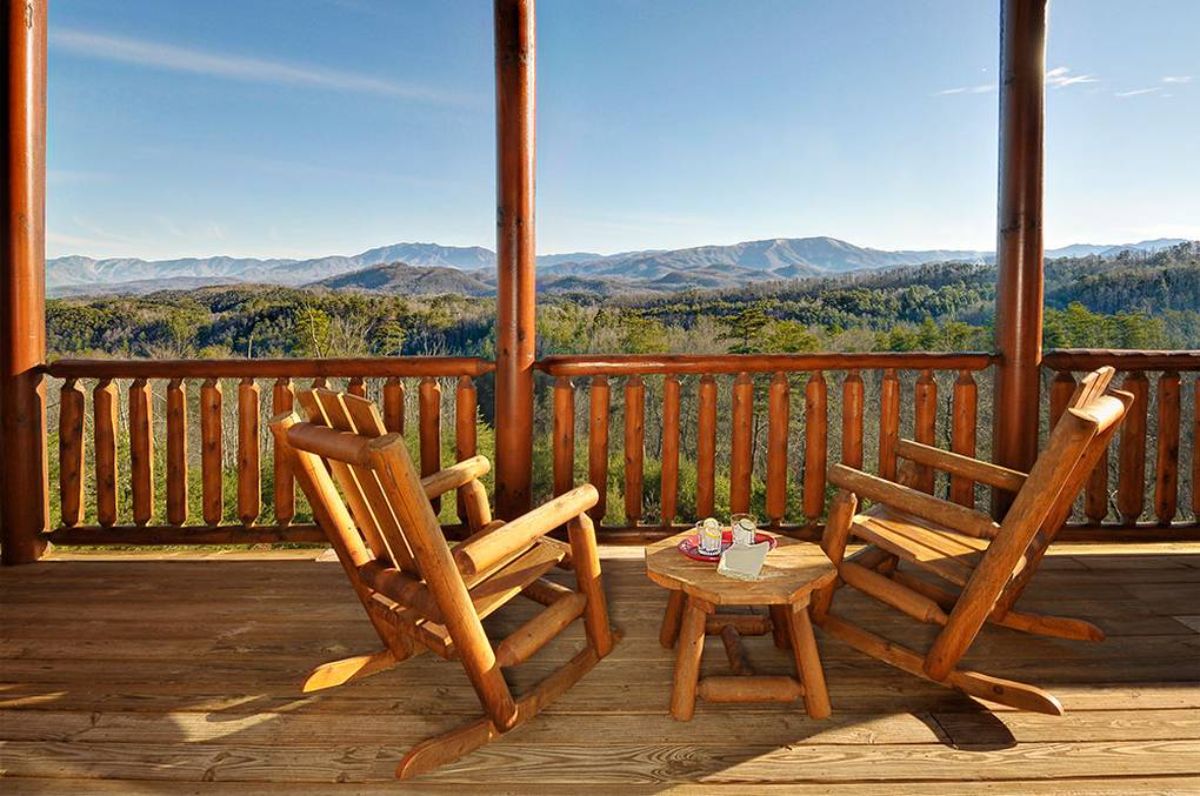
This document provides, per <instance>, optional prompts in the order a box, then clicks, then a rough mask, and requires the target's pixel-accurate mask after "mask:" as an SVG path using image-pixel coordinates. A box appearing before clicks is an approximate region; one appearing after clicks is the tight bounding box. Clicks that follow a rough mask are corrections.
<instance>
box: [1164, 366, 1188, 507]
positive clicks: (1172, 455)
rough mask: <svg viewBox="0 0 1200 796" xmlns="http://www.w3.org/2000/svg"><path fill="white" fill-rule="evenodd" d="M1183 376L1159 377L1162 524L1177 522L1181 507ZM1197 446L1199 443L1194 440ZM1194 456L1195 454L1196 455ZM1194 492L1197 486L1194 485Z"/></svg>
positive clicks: (1171, 372) (1165, 375)
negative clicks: (1181, 395) (1180, 380)
mask: <svg viewBox="0 0 1200 796" xmlns="http://www.w3.org/2000/svg"><path fill="white" fill-rule="evenodd" d="M1179 388H1180V384H1179V373H1178V372H1177V371H1173V370H1168V371H1167V372H1166V373H1163V374H1162V375H1161V376H1159V377H1158V442H1157V450H1156V451H1155V466H1154V514H1155V517H1156V518H1157V519H1158V522H1159V524H1160V525H1167V524H1169V523H1170V522H1171V520H1173V519H1175V513H1176V512H1177V511H1178V508H1179V421H1180V409H1179ZM1193 445H1195V441H1193ZM1193 455H1194V454H1193ZM1192 488H1193V489H1195V485H1194V484H1193V487H1192Z"/></svg>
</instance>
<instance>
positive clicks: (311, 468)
mask: <svg viewBox="0 0 1200 796" xmlns="http://www.w3.org/2000/svg"><path fill="white" fill-rule="evenodd" d="M298 399H299V402H300V405H301V407H302V408H303V410H304V412H305V415H306V416H307V417H308V422H301V421H300V418H299V417H298V416H297V415H296V414H294V413H286V414H281V415H278V416H276V417H275V418H273V419H272V421H271V432H272V434H273V435H274V437H275V443H276V445H277V446H278V447H279V449H280V450H281V451H282V452H284V455H285V456H287V457H288V458H289V459H290V461H291V465H292V468H293V470H294V472H295V475H296V478H297V480H298V481H299V482H300V486H301V488H302V489H303V490H304V494H305V495H306V496H307V497H308V500H309V503H310V504H311V505H312V509H313V514H314V516H315V518H316V520H317V522H318V523H319V524H320V526H321V528H323V529H324V531H325V534H326V535H327V536H328V537H329V541H330V544H331V545H332V546H333V549H334V550H335V551H336V553H337V557H338V560H339V561H340V562H341V564H342V567H343V568H344V569H345V571H346V575H347V576H348V578H349V579H350V583H351V586H352V587H353V588H354V592H355V594H356V595H357V596H358V598H359V600H360V601H361V602H362V604H363V607H364V608H365V610H366V612H367V616H368V618H369V619H370V621H371V623H372V625H374V627H375V630H376V632H377V633H378V634H379V637H380V639H381V640H382V641H383V645H384V648H383V649H382V650H380V651H379V652H375V653H373V654H369V655H361V656H357V657H352V658H346V659H344V660H340V661H335V662H332V663H328V664H325V665H324V666H321V667H319V668H317V669H316V670H315V671H314V672H313V673H312V674H311V675H310V676H309V677H308V679H307V681H306V682H305V684H304V690H305V691H306V692H308V691H315V690H319V689H322V688H329V687H332V686H336V685H341V684H343V683H346V682H349V681H351V680H357V679H360V678H363V677H366V676H368V675H372V674H375V673H377V672H382V671H385V670H387V669H390V668H392V667H393V666H395V665H396V664H397V663H399V662H400V661H403V660H404V659H406V658H408V657H410V656H412V655H414V654H417V653H419V652H422V651H424V650H425V649H428V650H431V651H433V652H435V653H437V654H438V655H440V656H441V657H443V658H446V659H458V660H459V661H460V662H461V663H462V666H463V668H464V669H465V670H466V673H467V677H468V678H469V679H470V681H471V684H472V686H474V688H475V692H476V694H477V695H478V696H479V701H480V702H481V703H482V705H483V708H484V716H483V717H482V718H480V719H478V720H476V721H474V722H471V723H469V724H467V725H464V726H461V727H458V728H456V729H453V730H451V731H449V732H447V733H444V734H442V735H439V736H436V737H434V738H430V739H428V740H426V741H423V742H421V743H420V744H418V745H417V746H415V747H413V749H411V750H410V751H409V752H408V753H407V754H406V755H405V756H404V759H403V760H402V761H401V762H400V764H399V766H398V767H397V769H396V776H398V777H402V778H403V777H411V776H415V775H417V774H420V773H423V772H426V771H429V770H431V769H434V768H436V767H438V766H440V765H442V764H444V763H447V762H450V761H452V760H455V759H457V758H458V757H461V756H462V755H464V754H467V753H469V752H471V751H472V750H474V749H477V748H479V747H480V746H482V745H484V744H486V743H488V742H489V741H491V740H493V739H494V738H496V737H498V736H499V735H501V734H503V733H505V732H508V731H509V730H511V729H513V728H515V727H517V726H520V725H521V724H523V723H524V722H526V721H528V720H529V719H531V718H533V717H534V716H535V715H537V713H538V711H539V710H541V709H542V708H543V707H545V706H546V705H547V704H549V703H550V702H551V701H553V700H554V699H555V698H556V697H558V696H559V695H560V694H562V693H564V692H565V691H567V690H568V689H569V688H570V687H571V686H573V685H574V684H575V683H576V681H578V680H579V679H580V678H581V677H582V676H583V675H584V674H586V673H587V672H588V671H589V670H590V669H591V668H592V667H593V666H595V665H596V663H597V662H598V661H599V660H600V659H601V658H603V657H604V656H606V655H607V654H608V653H609V652H610V651H611V650H612V648H613V645H614V643H615V641H616V637H615V636H614V633H613V631H612V629H611V628H610V627H609V622H608V608H607V605H606V602H605V596H604V590H603V584H602V582H601V577H600V558H599V554H598V552H597V548H596V537H595V531H594V528H593V526H592V521H591V519H590V518H589V517H588V515H587V514H586V511H587V510H588V509H589V508H591V507H592V506H593V505H595V504H596V501H597V499H598V495H597V493H596V490H595V488H594V487H592V486H591V485H586V486H581V487H579V488H577V489H574V490H572V491H570V492H567V493H566V494H563V495H561V496H559V497H557V498H555V499H554V500H552V501H550V502H549V503H546V504H545V505H543V506H541V507H540V508H538V509H535V510H534V511H531V512H529V513H528V514H525V515H524V516H522V517H520V518H518V519H515V520H513V521H511V522H508V523H504V522H499V521H493V520H492V517H491V511H490V508H489V506H488V500H487V493H486V491H485V490H484V488H483V486H482V484H481V483H480V481H479V479H480V478H481V477H482V476H483V475H484V474H485V473H487V471H488V469H489V467H490V465H489V463H488V460H487V459H486V458H484V457H482V456H476V457H474V458H471V459H467V460H466V461H462V462H459V463H457V464H455V465H453V466H451V467H448V468H446V469H444V470H441V471H439V472H437V473H434V474H432V475H429V476H426V477H425V478H423V479H422V478H421V477H420V476H419V475H418V474H417V470H416V468H415V467H414V466H413V462H412V459H411V458H410V456H409V453H408V450H407V448H406V446H405V443H404V440H403V438H402V437H401V436H400V435H398V434H388V433H385V429H384V425H383V421H382V419H381V417H380V415H379V412H378V410H377V409H376V408H375V406H374V404H372V403H371V402H370V401H367V400H365V399H363V398H360V397H357V396H354V395H350V394H341V393H335V392H332V391H329V390H325V389H317V390H312V391H308V392H303V393H300V394H299V395H298ZM326 465H328V469H327V467H326ZM335 483H336V486H335ZM339 488H340V494H339ZM451 490H458V493H459V495H460V497H461V499H462V500H463V502H464V504H465V507H466V509H467V516H468V525H469V527H470V530H471V535H470V536H469V537H468V538H467V539H465V540H464V541H462V542H461V543H459V544H457V545H456V546H454V547H453V548H452V547H451V546H450V545H449V544H448V543H447V542H446V539H445V537H444V536H443V534H442V529H441V526H440V525H439V523H438V519H437V516H436V514H435V512H434V510H433V507H432V504H431V502H430V501H431V499H433V498H435V497H437V496H439V495H441V494H443V493H446V492H449V491H451ZM343 498H344V501H343ZM564 524H565V525H566V527H567V532H568V538H569V544H567V543H563V542H560V541H558V540H556V539H553V538H551V537H549V536H547V534H548V533H549V532H550V531H552V530H554V529H555V528H558V527H561V526H562V525H564ZM555 566H564V567H565V566H569V567H570V568H572V569H573V570H574V573H575V580H576V588H575V590H571V589H569V588H567V587H566V586H563V585H561V584H559V583H556V582H554V581H552V580H549V579H547V578H544V577H543V575H545V574H546V573H547V572H548V571H549V570H551V569H552V568H553V567H555ZM517 595H522V596H524V597H527V598H529V599H531V600H533V601H535V602H538V603H540V604H542V605H543V606H545V608H544V609H543V610H542V611H541V612H539V613H538V614H537V615H536V616H535V617H533V618H532V619H530V620H529V621H527V622H525V623H524V624H523V625H521V626H520V627H519V628H518V629H517V630H516V631H515V632H513V633H512V634H511V635H510V636H508V637H507V638H505V639H504V640H503V641H501V642H499V643H498V644H495V645H493V644H492V642H491V641H490V640H489V639H488V637H487V635H486V634H485V632H484V628H483V625H482V623H481V620H482V619H483V618H484V617H486V616H488V615H489V614H491V613H492V612H494V611H496V610H497V609H499V608H500V607H501V606H503V605H505V604H506V603H507V602H509V601H510V600H511V599H513V598H514V597H516V596H517ZM579 617H582V618H583V621H584V627H585V631H586V636H587V644H586V646H585V647H584V648H583V650H581V651H580V652H579V653H578V654H576V655H575V656H574V657H573V658H572V659H571V660H570V661H568V662H567V663H566V664H564V665H563V666H562V667H560V668H559V669H557V670H556V671H554V672H553V673H552V674H550V675H549V676H548V677H547V678H546V679H544V680H543V681H542V682H540V683H539V684H538V685H537V686H535V687H534V688H533V689H531V690H530V692H529V693H527V694H525V695H523V696H521V697H520V698H514V696H513V694H512V692H511V691H510V690H509V687H508V684H507V683H506V682H505V679H504V676H503V674H502V672H501V669H502V668H503V667H508V666H515V665H517V664H519V663H521V662H523V661H525V660H526V659H528V658H529V657H530V656H532V655H533V654H534V653H536V652H537V651H538V650H539V649H541V648H542V647H543V646H544V645H545V644H547V643H548V642H549V641H551V640H552V639H553V638H555V637H556V636H557V635H558V634H559V633H561V632H562V631H563V630H564V629H565V628H566V627H567V626H568V625H570V624H571V622H573V621H574V620H575V619H577V618H579Z"/></svg>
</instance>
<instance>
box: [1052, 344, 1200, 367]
mask: <svg viewBox="0 0 1200 796" xmlns="http://www.w3.org/2000/svg"><path fill="white" fill-rule="evenodd" d="M1042 364H1044V365H1045V366H1046V367H1048V368H1050V369H1051V370H1057V371H1075V370H1094V369H1096V368H1098V367H1102V366H1104V365H1112V366H1113V367H1114V368H1116V369H1117V370H1123V371H1137V370H1200V350H1195V349H1193V350H1189V351H1118V350H1115V349H1107V348H1059V349H1055V350H1052V351H1047V352H1046V354H1045V356H1043V357H1042Z"/></svg>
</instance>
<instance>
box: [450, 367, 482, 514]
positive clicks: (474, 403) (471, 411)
mask: <svg viewBox="0 0 1200 796" xmlns="http://www.w3.org/2000/svg"><path fill="white" fill-rule="evenodd" d="M478 409H479V394H478V391H477V390H476V388H475V380H474V379H472V378H471V377H470V376H466V375H463V376H459V377H458V384H457V385H456V386H455V388H454V456H455V459H456V460H457V461H460V462H462V461H466V460H467V459H470V458H471V457H472V456H474V455H475V454H476V453H477V452H478V450H479V440H478V437H477V428H478V425H477V424H478V420H479V411H478ZM455 508H456V510H457V512H458V520H459V522H461V523H462V524H464V525H467V524H468V522H469V517H468V514H467V502H466V493H465V492H463V491H462V490H459V492H458V497H457V499H456V506H455Z"/></svg>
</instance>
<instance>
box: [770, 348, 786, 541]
mask: <svg viewBox="0 0 1200 796" xmlns="http://www.w3.org/2000/svg"><path fill="white" fill-rule="evenodd" d="M790 389H791V388H790V385H789V383H788V377H787V374H786V373H784V372H782V371H780V372H779V373H776V374H775V375H774V377H772V379H771V387H770V391H769V394H768V399H767V501H766V508H767V519H768V520H770V522H771V526H772V527H776V528H777V527H779V525H780V524H782V522H783V518H784V515H785V514H786V513H787V481H788V425H789V422H790V419H791V418H790V410H791V397H790V395H789V392H790Z"/></svg>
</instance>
